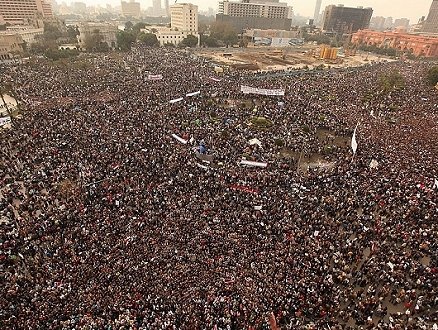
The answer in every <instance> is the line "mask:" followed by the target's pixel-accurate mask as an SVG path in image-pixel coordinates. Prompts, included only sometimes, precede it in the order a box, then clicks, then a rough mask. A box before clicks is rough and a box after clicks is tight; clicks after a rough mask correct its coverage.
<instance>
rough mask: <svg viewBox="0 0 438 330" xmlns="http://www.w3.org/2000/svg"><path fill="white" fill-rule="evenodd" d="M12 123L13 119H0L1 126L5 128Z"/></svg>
mask: <svg viewBox="0 0 438 330" xmlns="http://www.w3.org/2000/svg"><path fill="white" fill-rule="evenodd" d="M10 122H11V117H1V118H0V126H4V125H6V124H7V123H10Z"/></svg>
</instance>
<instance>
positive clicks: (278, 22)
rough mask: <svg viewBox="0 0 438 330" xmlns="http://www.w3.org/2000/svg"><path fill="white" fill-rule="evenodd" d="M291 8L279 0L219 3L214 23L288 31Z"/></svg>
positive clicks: (244, 28) (290, 20) (242, 28)
mask: <svg viewBox="0 0 438 330" xmlns="http://www.w3.org/2000/svg"><path fill="white" fill-rule="evenodd" d="M292 16H293V8H292V7H290V6H288V5H287V3H284V2H279V0H270V1H263V0H241V1H239V2H234V1H220V2H219V10H218V14H217V15H216V21H219V22H223V23H227V24H232V25H233V27H234V28H235V29H236V30H237V31H243V30H246V29H277V30H290V28H291V25H292Z"/></svg>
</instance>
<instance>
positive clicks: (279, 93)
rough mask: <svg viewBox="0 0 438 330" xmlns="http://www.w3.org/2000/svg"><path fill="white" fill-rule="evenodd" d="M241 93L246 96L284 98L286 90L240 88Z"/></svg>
mask: <svg viewBox="0 0 438 330" xmlns="http://www.w3.org/2000/svg"><path fill="white" fill-rule="evenodd" d="M240 91H241V92H243V93H244V94H259V95H277V96H284V89H264V88H257V87H250V86H244V85H242V86H240Z"/></svg>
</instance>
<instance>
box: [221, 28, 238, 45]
mask: <svg viewBox="0 0 438 330" xmlns="http://www.w3.org/2000/svg"><path fill="white" fill-rule="evenodd" d="M222 40H223V42H224V43H225V46H227V47H228V46H233V45H235V44H237V42H238V41H239V38H238V36H237V32H236V31H235V30H232V31H227V32H226V33H225V35H224V38H223V39H222Z"/></svg>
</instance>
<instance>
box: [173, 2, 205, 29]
mask: <svg viewBox="0 0 438 330" xmlns="http://www.w3.org/2000/svg"><path fill="white" fill-rule="evenodd" d="M170 26H171V27H172V29H178V31H181V32H189V33H193V34H195V33H198V6H196V5H193V4H191V3H175V4H174V5H171V6H170Z"/></svg>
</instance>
